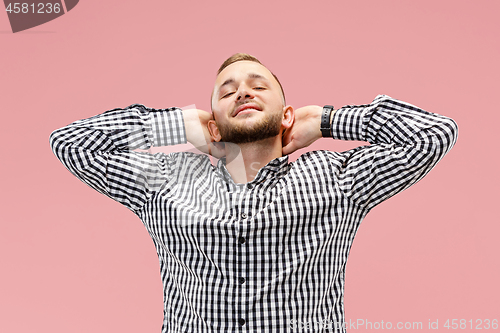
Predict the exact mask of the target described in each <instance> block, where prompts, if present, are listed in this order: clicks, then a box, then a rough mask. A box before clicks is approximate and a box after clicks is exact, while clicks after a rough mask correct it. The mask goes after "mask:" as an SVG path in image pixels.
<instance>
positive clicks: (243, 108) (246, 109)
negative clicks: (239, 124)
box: [233, 103, 262, 117]
mask: <svg viewBox="0 0 500 333" xmlns="http://www.w3.org/2000/svg"><path fill="white" fill-rule="evenodd" d="M253 111H262V109H261V108H260V107H259V106H258V105H257V104H255V103H245V104H242V105H240V106H238V108H236V110H235V111H234V112H233V117H236V116H237V115H238V114H240V113H242V114H243V113H250V112H253Z"/></svg>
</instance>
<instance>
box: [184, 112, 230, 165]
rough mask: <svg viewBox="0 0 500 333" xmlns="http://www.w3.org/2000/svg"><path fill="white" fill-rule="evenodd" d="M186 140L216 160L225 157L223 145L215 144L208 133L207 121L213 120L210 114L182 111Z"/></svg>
mask: <svg viewBox="0 0 500 333" xmlns="http://www.w3.org/2000/svg"><path fill="white" fill-rule="evenodd" d="M182 113H183V116H184V126H185V129H186V138H187V141H188V142H189V143H191V144H192V145H193V146H195V147H196V149H198V150H200V151H201V152H203V153H206V154H210V155H212V156H214V157H216V158H221V157H223V156H225V155H226V154H225V151H224V144H223V143H218V142H215V141H214V139H213V138H212V136H211V135H210V132H209V131H208V126H207V125H208V121H209V120H211V119H213V115H212V113H210V112H207V111H204V110H199V109H187V110H182Z"/></svg>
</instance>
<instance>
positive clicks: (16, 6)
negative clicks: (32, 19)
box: [5, 2, 61, 14]
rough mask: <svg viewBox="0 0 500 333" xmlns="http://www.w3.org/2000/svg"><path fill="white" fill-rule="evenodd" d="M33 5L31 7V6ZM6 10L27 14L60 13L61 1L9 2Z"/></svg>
mask: <svg viewBox="0 0 500 333" xmlns="http://www.w3.org/2000/svg"><path fill="white" fill-rule="evenodd" d="M30 7H31V8H30ZM5 10H6V11H7V12H8V13H9V14H10V13H14V14H19V13H23V14H27V13H33V14H51V13H56V14H58V13H60V12H61V4H60V3H54V4H52V3H50V2H48V3H42V2H39V3H37V4H36V5H35V4H34V3H31V4H28V3H18V2H16V3H9V5H8V6H7V8H5Z"/></svg>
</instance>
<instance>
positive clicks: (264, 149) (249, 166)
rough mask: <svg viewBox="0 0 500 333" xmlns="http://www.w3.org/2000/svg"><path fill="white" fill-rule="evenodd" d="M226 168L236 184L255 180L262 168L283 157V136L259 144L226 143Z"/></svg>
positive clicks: (258, 142)
mask: <svg viewBox="0 0 500 333" xmlns="http://www.w3.org/2000/svg"><path fill="white" fill-rule="evenodd" d="M225 149H226V168H227V171H228V172H229V174H230V175H231V177H232V178H233V180H234V182H235V183H239V184H244V183H248V182H251V181H252V180H254V178H255V176H257V173H258V172H259V170H260V169H261V168H263V167H264V166H265V165H266V164H267V163H269V162H270V161H272V160H274V159H275V158H278V157H281V156H283V153H282V149H283V146H282V142H281V135H278V136H276V137H272V138H268V139H265V140H260V141H257V142H250V143H243V144H234V143H226V146H225Z"/></svg>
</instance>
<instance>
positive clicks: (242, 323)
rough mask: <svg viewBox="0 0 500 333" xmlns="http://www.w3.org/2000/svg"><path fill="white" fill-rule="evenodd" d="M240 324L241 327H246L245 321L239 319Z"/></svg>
mask: <svg viewBox="0 0 500 333" xmlns="http://www.w3.org/2000/svg"><path fill="white" fill-rule="evenodd" d="M238 324H240V326H243V325H245V319H243V318H240V319H238Z"/></svg>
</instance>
